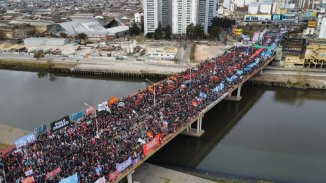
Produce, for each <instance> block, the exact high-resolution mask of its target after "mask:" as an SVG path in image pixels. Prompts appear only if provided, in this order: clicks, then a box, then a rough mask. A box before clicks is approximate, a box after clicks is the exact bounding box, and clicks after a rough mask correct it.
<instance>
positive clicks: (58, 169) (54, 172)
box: [45, 167, 61, 180]
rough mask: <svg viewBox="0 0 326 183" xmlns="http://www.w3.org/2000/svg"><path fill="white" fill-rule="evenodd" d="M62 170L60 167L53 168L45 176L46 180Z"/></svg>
mask: <svg viewBox="0 0 326 183" xmlns="http://www.w3.org/2000/svg"><path fill="white" fill-rule="evenodd" d="M60 172H61V168H60V167H58V168H56V169H54V170H52V171H51V172H49V173H47V174H46V176H45V179H46V180H49V179H51V178H52V177H55V176H57V175H58V174H59V173H60Z"/></svg>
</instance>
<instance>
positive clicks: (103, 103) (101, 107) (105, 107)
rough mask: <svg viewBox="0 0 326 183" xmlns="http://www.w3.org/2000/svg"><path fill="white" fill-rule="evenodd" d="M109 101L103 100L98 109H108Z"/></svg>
mask: <svg viewBox="0 0 326 183" xmlns="http://www.w3.org/2000/svg"><path fill="white" fill-rule="evenodd" d="M107 108H108V102H102V103H100V104H98V105H97V110H98V111H107V110H108V109H107Z"/></svg>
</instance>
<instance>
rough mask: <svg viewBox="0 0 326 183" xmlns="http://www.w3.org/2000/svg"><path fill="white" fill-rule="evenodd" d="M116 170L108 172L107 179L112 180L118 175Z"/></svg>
mask: <svg viewBox="0 0 326 183" xmlns="http://www.w3.org/2000/svg"><path fill="white" fill-rule="evenodd" d="M118 174H119V173H118V171H114V172H112V173H110V174H109V181H110V182H112V181H113V180H114V179H115V178H116V177H117V176H118Z"/></svg>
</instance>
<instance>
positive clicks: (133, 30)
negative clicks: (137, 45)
mask: <svg viewBox="0 0 326 183" xmlns="http://www.w3.org/2000/svg"><path fill="white" fill-rule="evenodd" d="M140 33H141V32H140V29H139V27H138V25H137V24H136V23H134V24H133V25H132V27H131V28H130V29H129V34H130V35H131V36H137V35H139V34H140Z"/></svg>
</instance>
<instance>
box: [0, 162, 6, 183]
mask: <svg viewBox="0 0 326 183" xmlns="http://www.w3.org/2000/svg"><path fill="white" fill-rule="evenodd" d="M0 165H1V166H2V168H3V170H2V172H3V176H4V177H3V179H4V181H5V183H7V180H6V172H5V165H4V164H3V163H0Z"/></svg>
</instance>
